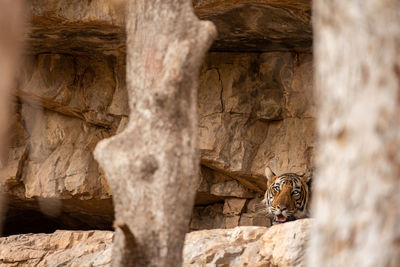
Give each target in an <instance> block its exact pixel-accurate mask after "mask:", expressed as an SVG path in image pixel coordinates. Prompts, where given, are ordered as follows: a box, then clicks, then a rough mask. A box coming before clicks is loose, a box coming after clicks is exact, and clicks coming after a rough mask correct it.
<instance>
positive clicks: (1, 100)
mask: <svg viewBox="0 0 400 267" xmlns="http://www.w3.org/2000/svg"><path fill="white" fill-rule="evenodd" d="M23 3H24V2H23V1H22V0H2V1H0V169H1V168H3V167H4V165H5V164H6V163H5V160H6V154H7V146H8V130H9V124H8V114H9V107H10V95H9V94H10V90H11V87H12V85H13V83H14V79H15V73H16V70H17V65H18V55H19V54H20V52H21V51H20V49H21V45H22V41H23V36H24V34H23V29H24V25H23V24H24V22H25V12H24V7H23ZM4 190H5V189H3V188H0V235H1V232H2V222H3V215H4V213H5V210H6V208H5V207H6V201H5V197H4V196H3V192H4Z"/></svg>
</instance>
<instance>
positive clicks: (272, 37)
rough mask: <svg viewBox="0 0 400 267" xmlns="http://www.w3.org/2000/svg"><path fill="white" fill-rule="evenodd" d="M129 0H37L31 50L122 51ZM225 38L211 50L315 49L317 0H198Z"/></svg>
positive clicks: (204, 16) (197, 5)
mask: <svg viewBox="0 0 400 267" xmlns="http://www.w3.org/2000/svg"><path fill="white" fill-rule="evenodd" d="M125 2H126V0H110V1H104V0H95V1H92V0H83V1H80V0H58V1H51V0H35V1H31V3H32V5H31V11H32V23H33V25H32V29H31V33H30V35H29V44H30V46H29V50H30V51H31V53H35V54H37V53H42V52H49V51H54V52H58V53H74V54H88V53H106V54H118V53H119V52H120V51H124V50H125V38H126V36H125ZM193 6H194V11H195V13H196V14H197V16H198V17H199V18H200V19H203V20H211V21H212V22H214V24H215V25H216V26H217V28H218V32H219V38H218V40H217V41H216V42H215V43H214V45H213V47H212V48H211V50H218V51H241V52H243V51H252V52H254V51H256V52H259V51H294V50H296V51H300V52H306V51H307V52H310V48H311V44H312V32H311V1H309V0H301V1H293V0H284V1H276V0H239V1H227V0H193Z"/></svg>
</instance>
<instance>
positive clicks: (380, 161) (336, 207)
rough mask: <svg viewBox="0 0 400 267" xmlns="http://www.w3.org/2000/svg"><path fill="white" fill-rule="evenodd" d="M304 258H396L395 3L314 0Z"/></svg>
mask: <svg viewBox="0 0 400 267" xmlns="http://www.w3.org/2000/svg"><path fill="white" fill-rule="evenodd" d="M313 5H314V7H313V8H314V10H313V16H314V34H315V37H314V56H315V75H316V92H317V95H318V102H319V114H318V116H319V117H318V123H319V124H318V132H319V144H318V145H319V149H318V154H317V155H316V158H317V174H316V181H315V191H314V194H313V196H314V199H313V214H314V217H315V219H316V220H315V226H314V227H313V232H312V238H311V242H310V244H311V245H310V251H309V255H308V266H313V267H314V266H335V267H336V266H363V267H366V266H374V267H375V266H393V267H395V266H400V1H398V0H353V1H348V0H335V1H332V0H315V1H314V3H313Z"/></svg>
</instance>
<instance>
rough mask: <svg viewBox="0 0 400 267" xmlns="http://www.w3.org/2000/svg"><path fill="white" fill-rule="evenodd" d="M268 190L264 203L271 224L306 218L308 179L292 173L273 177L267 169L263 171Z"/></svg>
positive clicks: (308, 195) (308, 194)
mask: <svg viewBox="0 0 400 267" xmlns="http://www.w3.org/2000/svg"><path fill="white" fill-rule="evenodd" d="M265 174H266V176H267V179H268V189H267V191H266V193H265V198H264V203H265V204H266V207H267V212H268V213H269V214H270V215H271V216H273V223H274V224H276V223H284V222H288V221H293V220H297V219H301V218H305V217H307V216H308V204H309V197H310V193H309V188H308V184H307V183H308V181H309V178H308V177H306V176H304V175H303V176H300V175H297V174H294V173H285V174H282V175H279V176H277V175H275V174H274V173H273V172H272V171H271V169H270V168H269V167H267V168H266V169H265Z"/></svg>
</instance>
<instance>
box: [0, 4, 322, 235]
mask: <svg viewBox="0 0 400 267" xmlns="http://www.w3.org/2000/svg"><path fill="white" fill-rule="evenodd" d="M193 5H194V10H195V13H196V14H197V15H198V16H199V17H200V18H201V19H210V20H212V21H213V22H214V23H215V24H216V26H217V28H218V31H219V38H218V40H217V41H216V42H215V43H214V45H213V47H212V49H211V51H213V52H211V53H209V55H208V56H207V59H206V60H205V62H204V64H203V67H202V70H201V72H200V80H199V81H200V82H199V89H198V90H199V91H198V108H199V120H200V123H199V148H200V152H201V164H202V168H201V174H200V178H201V183H200V185H199V189H198V192H197V196H196V206H195V208H194V210H193V218H192V221H191V225H190V228H191V229H192V230H200V229H210V228H232V227H236V226H239V225H243V226H244V225H259V226H268V225H270V222H269V219H268V218H266V217H265V214H264V208H263V207H262V205H261V204H260V201H261V198H262V195H263V193H264V191H265V189H266V180H265V177H264V168H265V166H266V165H269V166H270V167H271V168H272V169H273V170H274V171H275V172H277V173H282V172H299V173H303V172H307V171H309V170H310V169H311V167H312V166H311V162H312V152H313V137H314V107H315V105H314V103H313V102H312V90H311V89H312V59H311V58H312V56H311V54H309V51H310V45H311V25H310V1H308V0H302V1H292V0H290V1H289V0H285V1H275V0H256V1H254V0H251V1H250V0H239V1H226V0H193ZM29 8H30V11H31V17H30V18H31V29H30V32H29V33H28V34H27V36H28V46H27V48H26V49H27V53H26V59H25V60H24V62H23V64H22V67H21V69H20V70H19V79H18V81H17V82H16V85H15V88H14V90H13V96H14V103H13V113H12V119H11V122H12V123H11V125H10V138H9V140H10V149H9V153H8V157H7V158H6V159H5V160H3V161H2V162H0V163H1V164H0V165H1V166H0V186H1V188H3V190H5V191H6V192H7V195H8V197H9V198H8V199H9V206H10V209H9V216H11V217H12V219H11V221H10V220H9V222H8V224H14V223H13V222H15V221H18V219H17V216H18V215H19V214H23V211H24V210H25V209H29V210H30V211H35V212H36V211H41V212H44V213H45V214H46V216H47V215H49V216H52V219H56V218H58V219H60V218H62V225H65V227H67V228H68V227H69V228H71V229H76V228H78V229H87V228H88V227H89V228H90V225H92V226H93V227H94V226H96V227H97V226H102V227H105V228H107V227H106V225H108V228H110V227H111V222H112V219H113V208H112V200H111V196H112V192H111V190H110V188H109V186H108V183H107V181H106V179H105V177H104V174H103V172H102V170H101V169H100V168H99V167H98V164H97V162H96V161H95V160H94V159H93V156H92V151H93V148H94V147H95V145H96V144H97V142H98V141H99V140H101V139H103V138H106V137H109V136H111V135H114V134H116V133H119V132H121V131H122V130H123V129H124V127H125V126H126V125H127V121H128V114H129V107H128V103H127V92H126V87H125V26H124V25H125V15H124V12H125V0H112V1H102V0H95V1H91V0H84V1H81V0H73V1H67V0H58V1H50V0H35V1H31V2H30V6H29ZM219 51H229V52H219ZM249 51H251V52H252V53H248V52H249ZM272 51H273V52H272ZM130 119H135V118H130ZM43 203H44V204H43ZM233 203H236V204H233ZM237 203H240V205H239V204H237ZM49 210H50V211H49ZM38 224H40V222H39V223H38Z"/></svg>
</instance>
